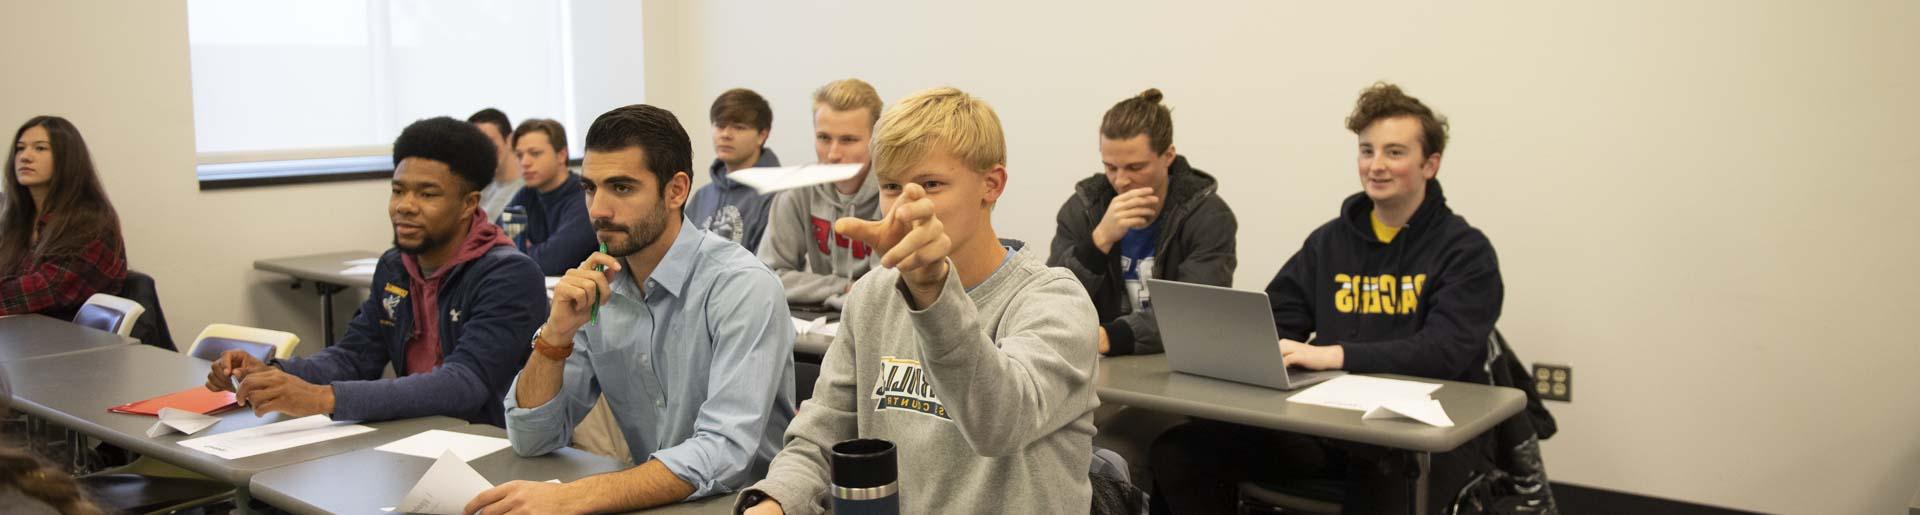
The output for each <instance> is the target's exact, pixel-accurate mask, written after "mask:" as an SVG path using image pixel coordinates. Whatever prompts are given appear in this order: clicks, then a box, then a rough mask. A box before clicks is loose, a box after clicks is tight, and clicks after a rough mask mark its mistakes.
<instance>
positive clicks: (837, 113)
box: [760, 79, 881, 307]
mask: <svg viewBox="0 0 1920 515" xmlns="http://www.w3.org/2000/svg"><path fill="white" fill-rule="evenodd" d="M880 110H881V103H880V94H879V93H877V92H875V91H874V90H873V86H872V85H870V84H867V83H866V81H863V80H860V79H842V80H837V81H833V82H829V83H827V85H825V86H821V87H820V89H818V90H815V91H814V92H813V153H814V157H815V158H817V159H819V160H820V162H821V163H825V164H859V165H865V164H867V146H868V140H870V139H872V137H873V124H874V123H876V122H878V121H879V120H880ZM879 211H880V188H879V182H878V181H876V180H875V179H874V175H873V174H872V173H869V169H868V168H861V169H860V173H859V174H858V175H855V176H853V177H852V178H849V179H847V180H843V181H839V182H835V183H831V184H820V185H815V186H810V187H807V188H802V189H797V190H792V191H787V192H782V193H780V194H779V195H777V196H775V197H774V199H773V210H772V212H771V213H769V214H768V215H767V234H766V241H763V242H761V243H760V260H761V261H764V262H766V264H767V267H768V268H772V269H773V272H774V273H776V274H780V284H781V285H782V286H785V287H786V290H787V302H791V303H794V304H809V305H810V304H827V305H829V306H833V307H839V306H840V305H841V301H842V300H843V299H844V298H845V296H846V294H847V290H848V289H849V288H852V287H853V282H854V281H855V280H858V279H860V276H862V275H865V274H866V273H867V269H869V268H871V267H872V266H873V260H874V259H878V258H879V256H875V255H873V249H872V248H871V247H868V246H867V244H866V243H865V242H861V241H858V240H854V239H852V238H848V237H846V236H845V235H841V234H840V233H837V232H834V231H833V222H834V221H835V220H839V219H841V218H845V217H855V218H861V219H865V220H877V219H879V218H880V216H879Z"/></svg>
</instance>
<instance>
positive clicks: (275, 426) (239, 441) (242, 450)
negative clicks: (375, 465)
mask: <svg viewBox="0 0 1920 515" xmlns="http://www.w3.org/2000/svg"><path fill="white" fill-rule="evenodd" d="M372 430H373V428H371V427H367V426H363V425H360V424H349V423H345V422H334V421H333V419H330V418H327V416H326V415H313V416H310V417H303V418H296V419H293V420H287V421H282V422H274V423H272V424H267V425H264V426H257V427H249V428H246V429H242V430H239V431H232V432H227V433H220V434H217V435H213V436H202V437H199V438H194V439H191V440H181V441H180V445H184V446H186V447H187V448H188V449H193V450H196V451H200V452H204V453H207V454H212V455H214V456H219V457H221V458H223V459H229V460H237V459H240V458H245V457H248V456H253V455H256V454H266V453H269V452H273V451H278V450H283V449H292V448H294V447H299V446H302V445H307V444H311V443H320V442H324V441H327V440H332V439H335V438H345V437H348V436H353V435H357V434H360V433H365V432H368V431H372Z"/></svg>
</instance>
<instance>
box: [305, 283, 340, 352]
mask: <svg viewBox="0 0 1920 515" xmlns="http://www.w3.org/2000/svg"><path fill="white" fill-rule="evenodd" d="M313 289H314V290H317V291H319V292H320V334H321V335H322V336H321V338H322V339H321V340H320V343H321V344H322V345H324V346H327V347H331V346H333V294H335V293H340V291H341V290H345V289H347V287H345V286H341V285H338V284H329V283H323V282H318V281H316V282H314V283H313Z"/></svg>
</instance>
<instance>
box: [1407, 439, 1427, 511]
mask: <svg viewBox="0 0 1920 515" xmlns="http://www.w3.org/2000/svg"><path fill="white" fill-rule="evenodd" d="M1432 460H1433V455H1432V454H1429V453H1425V452H1416V453H1413V462H1414V473H1415V474H1418V475H1416V476H1414V478H1413V495H1412V496H1410V497H1411V498H1412V499H1413V511H1411V512H1409V513H1412V514H1413V515H1427V486H1428V484H1427V483H1428V479H1429V478H1428V476H1429V475H1430V474H1428V472H1431V470H1430V469H1431V468H1432V467H1433V461H1432Z"/></svg>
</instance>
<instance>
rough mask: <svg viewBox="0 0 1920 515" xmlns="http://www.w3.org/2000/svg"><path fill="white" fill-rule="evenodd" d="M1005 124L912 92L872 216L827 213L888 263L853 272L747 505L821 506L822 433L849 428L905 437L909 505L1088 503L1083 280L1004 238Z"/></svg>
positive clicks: (883, 122)
mask: <svg viewBox="0 0 1920 515" xmlns="http://www.w3.org/2000/svg"><path fill="white" fill-rule="evenodd" d="M1006 149H1007V145H1006V139H1005V137H1004V136H1003V135H1002V133H1001V130H1000V119H999V117H998V116H996V115H995V114H994V112H993V109H992V108H991V107H989V106H988V105H987V104H986V102H984V101H981V100H979V99H976V98H974V97H972V96H969V95H967V94H966V93H963V92H961V91H960V90H957V89H953V88H936V89H930V90H925V91H921V92H918V93H914V94H913V95H911V96H909V97H907V98H906V99H903V100H901V101H900V102H898V103H896V104H894V106H893V107H892V108H891V109H888V110H887V112H886V114H885V115H884V116H882V117H881V119H880V122H879V126H878V129H877V130H876V134H875V136H874V143H873V173H874V174H876V175H878V176H879V182H880V209H881V212H882V213H884V214H885V218H884V219H883V220H881V221H878V222H873V221H867V220H861V219H858V218H842V219H840V220H839V221H837V222H836V223H835V229H837V230H838V232H840V233H842V234H846V235H847V236H848V237H850V238H855V239H859V240H861V241H865V242H867V244H869V245H872V246H873V247H874V250H875V251H876V252H879V253H881V255H882V256H884V257H883V258H882V259H881V265H882V266H884V267H886V268H883V269H879V270H874V271H873V272H871V273H869V274H868V275H867V277H866V278H865V279H863V280H861V281H859V282H858V283H855V284H854V288H853V292H852V293H850V294H848V296H847V305H846V317H845V319H844V320H845V322H844V323H843V325H842V326H841V327H840V331H839V333H838V334H837V336H835V341H834V342H833V345H832V346H831V347H829V348H828V351H827V355H826V358H825V360H824V362H823V364H822V365H821V367H822V368H821V372H820V381H819V383H818V386H817V387H816V389H815V390H814V396H813V398H812V399H810V400H808V401H807V404H806V407H805V409H802V410H800V416H799V417H798V418H796V419H794V423H793V427H792V428H791V429H790V430H788V431H787V443H786V448H785V449H782V450H781V451H780V455H779V456H777V457H775V458H774V460H773V467H772V468H771V469H770V470H769V471H768V473H767V478H766V480H763V481H761V482H759V483H756V484H754V486H753V487H751V488H750V489H748V490H746V491H745V492H744V493H743V494H741V496H740V498H739V499H738V500H737V501H736V507H737V508H739V509H746V510H747V513H754V514H763V513H782V512H783V511H784V512H789V513H803V514H812V513H820V512H821V511H822V510H824V509H825V508H826V503H827V498H828V496H829V495H828V479H829V473H828V457H827V450H828V449H829V448H831V447H832V446H833V445H834V444H835V443H838V442H841V441H845V440H849V439H853V438H882V439H886V440H889V441H892V442H893V443H894V444H895V445H896V446H897V448H898V449H899V451H898V452H899V457H900V463H899V468H900V497H899V498H900V501H901V502H902V503H903V504H902V505H901V506H900V508H901V510H900V511H901V513H1086V512H1087V511H1088V509H1089V508H1090V507H1091V506H1092V504H1091V502H1092V486H1091V484H1090V482H1089V479H1088V472H1087V464H1088V463H1089V462H1091V460H1092V459H1093V433H1094V426H1093V409H1094V407H1095V406H1097V405H1098V404H1099V401H1098V400H1097V399H1096V398H1095V397H1094V389H1093V371H1094V367H1095V364H1096V360H1097V359H1098V356H1096V355H1095V354H1094V338H1096V335H1097V334H1098V328H1097V326H1096V319H1095V316H1094V310H1093V305H1092V304H1091V303H1089V302H1087V292H1086V290H1085V289H1083V288H1081V287H1080V283H1079V282H1077V281H1075V280H1074V279H1073V276H1072V275H1071V274H1069V273H1067V272H1066V271H1064V270H1056V269H1051V268H1047V267H1046V265H1045V260H1044V258H1043V256H1042V255H1041V254H1042V252H1043V251H1042V250H1040V249H1034V248H1030V247H1027V246H1026V245H1025V244H1023V243H1020V242H1018V241H1013V240H1001V239H999V238H998V236H997V234H996V233H995V231H994V227H993V206H994V204H995V203H996V202H998V201H999V199H1000V196H1001V194H1003V193H1005V191H1006V186H1007V168H1006Z"/></svg>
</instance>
